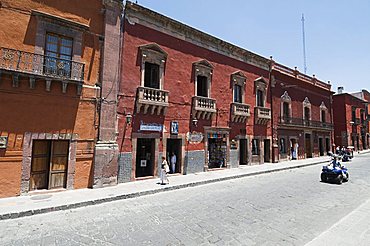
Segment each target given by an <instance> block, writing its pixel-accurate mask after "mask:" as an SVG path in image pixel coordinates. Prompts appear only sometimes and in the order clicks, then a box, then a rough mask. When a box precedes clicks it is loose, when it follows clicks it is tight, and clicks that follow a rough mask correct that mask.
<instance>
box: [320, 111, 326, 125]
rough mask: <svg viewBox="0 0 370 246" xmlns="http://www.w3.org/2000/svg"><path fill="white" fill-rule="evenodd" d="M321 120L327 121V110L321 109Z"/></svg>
mask: <svg viewBox="0 0 370 246" xmlns="http://www.w3.org/2000/svg"><path fill="white" fill-rule="evenodd" d="M321 122H323V123H325V122H326V111H325V110H321Z"/></svg>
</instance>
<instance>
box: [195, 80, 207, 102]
mask: <svg viewBox="0 0 370 246" xmlns="http://www.w3.org/2000/svg"><path fill="white" fill-rule="evenodd" d="M207 84H208V81H207V77H206V76H202V75H198V76H197V96H201V97H208V88H207Z"/></svg>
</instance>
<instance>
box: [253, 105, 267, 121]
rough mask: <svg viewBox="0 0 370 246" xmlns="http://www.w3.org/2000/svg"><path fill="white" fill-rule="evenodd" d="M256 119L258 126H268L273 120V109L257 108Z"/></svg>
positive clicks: (255, 111) (255, 109)
mask: <svg viewBox="0 0 370 246" xmlns="http://www.w3.org/2000/svg"><path fill="white" fill-rule="evenodd" d="M254 119H255V123H256V124H260V125H266V124H267V123H268V122H269V121H270V120H271V109H269V108H265V107H255V108H254Z"/></svg>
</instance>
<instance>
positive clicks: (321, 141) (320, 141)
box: [319, 138, 324, 156]
mask: <svg viewBox="0 0 370 246" xmlns="http://www.w3.org/2000/svg"><path fill="white" fill-rule="evenodd" d="M319 154H320V156H324V140H323V139H322V138H319Z"/></svg>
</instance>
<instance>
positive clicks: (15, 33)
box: [0, 0, 122, 197]
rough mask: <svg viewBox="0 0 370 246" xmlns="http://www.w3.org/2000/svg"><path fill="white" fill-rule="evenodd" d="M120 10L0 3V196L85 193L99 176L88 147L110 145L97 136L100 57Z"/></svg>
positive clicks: (48, 0)
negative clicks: (64, 191)
mask: <svg viewBox="0 0 370 246" xmlns="http://www.w3.org/2000/svg"><path fill="white" fill-rule="evenodd" d="M120 7H122V6H121V3H120V1H116V0H105V1H102V0H79V1H67V0H60V1H53V0H42V1H40V0H37V1H36V0H17V1H13V0H1V1H0V197H7V196H16V195H21V194H27V193H28V192H31V191H33V192H35V191H37V190H40V189H42V190H45V189H46V190H48V189H77V188H86V187H92V186H94V184H95V183H97V181H96V180H94V177H97V178H98V179H99V178H100V177H101V176H102V175H101V174H100V171H99V170H97V167H99V165H95V163H94V153H95V152H96V151H97V150H96V146H98V145H99V144H100V145H101V144H102V143H104V142H113V140H115V139H113V140H111V139H109V138H110V137H111V136H113V135H114V134H110V135H109V134H107V133H105V134H106V135H107V136H108V137H102V136H101V135H99V134H100V132H99V131H98V128H99V123H100V121H99V120H100V116H101V115H100V109H101V108H105V107H106V106H104V100H101V98H102V93H103V92H104V90H105V89H104V86H102V85H104V84H105V81H106V80H107V79H108V80H109V78H107V77H106V75H105V74H106V72H105V71H104V65H103V60H104V56H105V54H104V52H103V51H104V46H105V45H107V44H109V42H111V41H112V40H113V42H115V41H116V40H119V29H118V32H111V30H112V28H113V29H114V28H115V29H117V28H119V13H120V12H121V9H120ZM106 16H109V17H108V18H107V17H106ZM112 20H113V21H112ZM107 31H109V32H110V34H109V35H108V36H107V35H106V32H107ZM113 35H116V36H117V37H113ZM109 62H113V63H117V61H114V60H113V61H108V62H107V65H109ZM113 75H114V74H113ZM106 84H107V85H108V86H109V85H110V84H109V83H108V82H107V83H106ZM102 88H103V89H102ZM105 98H107V97H105ZM113 110H114V109H113ZM107 129H108V130H107ZM112 129H113V130H114V125H113V126H111V127H109V126H107V127H106V128H105V132H107V131H108V132H109V131H110V132H112V131H113V130H112ZM104 146H105V145H104ZM108 147H109V146H108ZM102 149H103V150H104V147H102V148H100V151H101V150H102ZM108 149H111V147H109V148H108ZM113 179H114V177H113Z"/></svg>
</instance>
